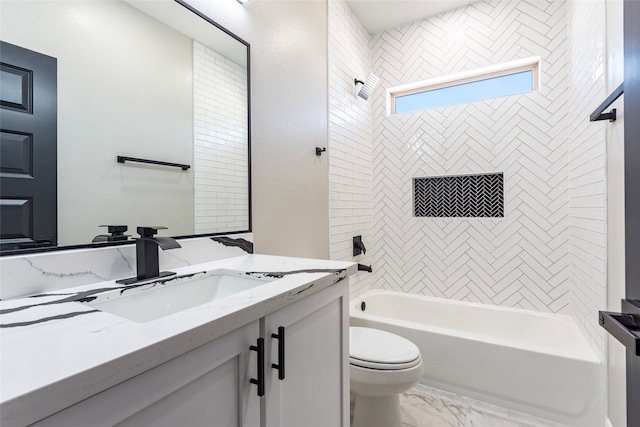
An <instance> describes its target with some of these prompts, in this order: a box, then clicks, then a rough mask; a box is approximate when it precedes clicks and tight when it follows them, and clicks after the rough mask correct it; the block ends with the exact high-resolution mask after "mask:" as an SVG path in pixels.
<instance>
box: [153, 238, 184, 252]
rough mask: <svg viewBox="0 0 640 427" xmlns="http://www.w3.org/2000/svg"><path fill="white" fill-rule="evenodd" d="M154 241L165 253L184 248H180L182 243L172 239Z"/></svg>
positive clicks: (156, 239)
mask: <svg viewBox="0 0 640 427" xmlns="http://www.w3.org/2000/svg"><path fill="white" fill-rule="evenodd" d="M153 241H155V242H156V244H157V245H158V246H160V248H162V250H164V251H166V250H168V249H177V248H181V247H182V246H180V243H178V242H177V241H176V239H173V238H171V237H156V238H155V239H153Z"/></svg>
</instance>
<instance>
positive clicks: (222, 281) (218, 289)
mask: <svg viewBox="0 0 640 427" xmlns="http://www.w3.org/2000/svg"><path fill="white" fill-rule="evenodd" d="M273 280H275V279H274V278H257V277H250V276H247V275H246V273H244V272H241V271H233V270H211V271H207V272H201V273H196V274H189V275H185V276H173V277H170V278H163V279H161V280H157V281H152V282H149V283H146V284H141V285H129V286H124V287H122V288H117V289H114V290H110V291H106V292H102V293H100V294H98V295H96V296H95V298H94V299H93V300H91V301H87V300H85V301H83V303H85V304H87V305H89V306H91V307H93V308H95V309H97V310H100V311H104V312H107V313H111V314H115V315H116V316H120V317H124V318H125V319H129V320H132V321H134V322H148V321H151V320H155V319H159V318H161V317H165V316H168V315H170V314H174V313H178V312H180V311H184V310H187V309H189V308H193V307H197V306H199V305H202V304H206V303H208V302H211V301H214V300H218V299H222V298H225V297H228V296H229V295H233V294H236V293H238V292H242V291H246V290H248V289H252V288H255V287H257V286H261V285H264V284H265V283H269V282H272V281H273Z"/></svg>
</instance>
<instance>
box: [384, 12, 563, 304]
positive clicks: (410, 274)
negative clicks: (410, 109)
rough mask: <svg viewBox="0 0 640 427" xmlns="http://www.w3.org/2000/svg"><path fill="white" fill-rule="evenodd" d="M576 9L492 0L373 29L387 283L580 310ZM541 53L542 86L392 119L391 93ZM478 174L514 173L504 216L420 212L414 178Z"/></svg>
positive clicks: (462, 297) (453, 295)
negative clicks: (574, 177)
mask: <svg viewBox="0 0 640 427" xmlns="http://www.w3.org/2000/svg"><path fill="white" fill-rule="evenodd" d="M566 10H567V5H566V2H565V1H559V0H546V1H545V0H522V1H500V0H491V1H486V2H477V3H473V4H471V5H469V6H467V7H465V8H460V9H456V10H454V11H451V12H448V13H445V14H442V15H438V16H436V17H433V18H429V19H426V20H423V21H418V22H414V23H411V24H407V25H404V26H402V27H398V28H395V29H392V30H388V31H386V32H383V33H380V34H377V35H374V36H373V38H372V55H373V69H374V72H377V74H378V75H379V77H380V85H379V87H378V89H376V91H375V92H374V96H373V97H372V102H373V108H374V110H373V120H372V121H373V242H374V246H373V248H372V249H373V254H374V255H373V264H374V271H376V272H377V273H376V274H375V275H374V278H375V285H374V286H375V287H377V288H387V289H394V290H400V291H404V292H409V293H418V294H426V295H433V296H437V297H445V298H451V299H458V300H468V301H474V302H482V303H488V304H496V305H503V306H510V307H522V308H528V309H535V310H540V311H551V312H562V313H568V312H569V308H568V307H569V300H570V297H569V255H568V239H569V231H568V227H569V223H568V222H569V221H568V175H567V155H568V152H567V150H568V148H567V69H568V66H567V46H566V45H567V43H566V41H567V37H566V33H567V15H566ZM534 55H539V56H540V57H541V58H542V64H541V72H542V84H541V89H540V90H539V91H538V92H534V93H529V94H523V95H515V96H508V97H503V98H497V99H493V100H488V101H480V102H474V103H469V104H462V105H454V106H448V107H444V108H437V109H432V110H427V111H422V112H416V113H410V114H402V115H398V116H391V117H387V116H386V110H385V99H384V89H385V88H388V87H393V86H396V85H400V84H406V83H411V82H416V81H420V80H425V79H428V78H432V77H438V76H443V75H447V74H452V73H457V72H460V71H465V70H472V69H476V68H480V67H484V66H488V65H492V64H499V63H503V62H508V61H512V60H515V59H519V58H527V57H531V56H534ZM477 173H504V190H505V209H504V215H505V216H504V218H502V219H497V218H493V219H484V218H477V219H474V218H472V219H467V218H465V219H460V218H414V217H413V216H412V210H411V205H412V200H411V180H412V178H413V177H431V176H441V175H457V174H477Z"/></svg>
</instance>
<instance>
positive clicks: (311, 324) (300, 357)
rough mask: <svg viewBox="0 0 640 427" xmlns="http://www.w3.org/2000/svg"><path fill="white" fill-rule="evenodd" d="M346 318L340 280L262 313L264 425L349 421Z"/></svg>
mask: <svg viewBox="0 0 640 427" xmlns="http://www.w3.org/2000/svg"><path fill="white" fill-rule="evenodd" d="M348 322H349V316H348V295H347V294H346V288H344V287H342V286H333V287H330V288H328V289H324V290H322V291H320V292H318V293H316V294H313V295H311V296H309V297H307V298H305V299H303V300H301V301H299V302H297V303H294V304H291V305H289V306H287V307H284V308H282V309H280V310H279V311H277V312H275V313H272V314H270V315H269V316H267V317H265V319H264V331H265V334H264V337H265V340H266V341H265V342H266V350H267V364H266V365H267V366H266V369H267V378H266V393H265V396H264V402H263V403H264V404H265V413H266V419H267V423H266V425H267V426H268V427H271V426H274V427H276V426H277V427H340V426H342V427H348V426H349V406H348V405H349V365H348V345H349V338H348V333H349V325H348ZM282 335H284V346H282V345H280V344H281V343H282V338H281V336H282ZM276 336H277V337H276ZM282 347H284V349H283V348H282ZM282 350H284V372H282V371H281V369H282V368H283V366H281V365H282V361H283V360H282ZM274 365H275V366H274ZM276 366H277V367H276ZM282 374H284V375H282ZM282 377H284V378H282ZM280 378H282V379H280Z"/></svg>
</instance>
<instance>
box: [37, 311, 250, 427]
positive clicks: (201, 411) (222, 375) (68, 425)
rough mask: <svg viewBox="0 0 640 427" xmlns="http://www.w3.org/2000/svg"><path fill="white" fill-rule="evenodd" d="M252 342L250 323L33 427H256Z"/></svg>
mask: <svg viewBox="0 0 640 427" xmlns="http://www.w3.org/2000/svg"><path fill="white" fill-rule="evenodd" d="M258 337H259V323H258V321H255V322H252V323H250V324H248V325H246V326H243V327H241V328H239V329H237V330H235V331H233V332H231V333H229V334H226V335H224V336H222V337H220V338H218V339H216V340H215V341H212V342H210V343H208V344H205V345H203V346H200V347H198V348H196V349H194V350H192V351H190V352H188V353H186V354H184V355H182V356H180V357H177V358H175V359H172V360H170V361H168V362H166V363H163V364H162V365H160V366H157V367H155V368H153V369H151V370H149V371H147V372H144V373H143V374H140V375H138V376H135V377H133V378H131V379H129V380H127V381H125V382H123V383H120V384H118V385H116V386H114V387H112V388H110V389H108V390H105V391H103V392H101V393H99V394H97V395H94V396H92V397H90V398H88V399H86V400H83V401H82V402H80V403H78V404H76V405H73V406H71V407H69V408H67V409H65V410H63V411H61V412H58V413H57V414H54V415H52V416H50V417H48V418H45V419H44V420H42V421H40V422H38V423H36V424H35V425H36V426H47V427H48V426H59V427H83V426H92V427H99V426H105V427H106V426H115V425H117V426H122V427H124V426H132V427H133V426H135V427H140V426H155V427H172V426H194V427H201V426H202V427H204V426H216V427H217V426H220V427H226V426H234V427H235V426H238V427H240V426H242V427H258V426H260V399H259V397H258V396H257V393H256V386H255V385H253V384H251V383H250V377H252V376H255V375H256V364H257V354H256V352H254V351H250V346H251V345H255V344H256V340H257V338H258ZM63 392H64V391H61V393H63Z"/></svg>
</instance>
